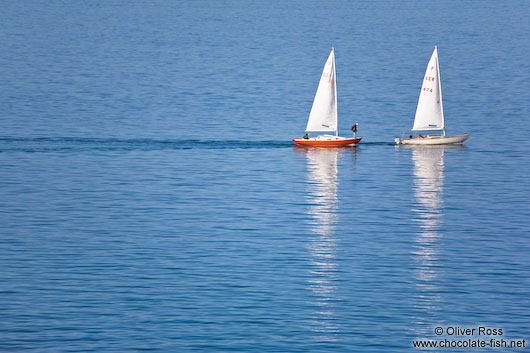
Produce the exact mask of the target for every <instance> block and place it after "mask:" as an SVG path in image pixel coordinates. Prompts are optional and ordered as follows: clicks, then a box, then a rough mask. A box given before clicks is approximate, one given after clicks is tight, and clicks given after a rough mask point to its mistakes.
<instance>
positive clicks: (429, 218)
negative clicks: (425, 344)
mask: <svg viewBox="0 0 530 353" xmlns="http://www.w3.org/2000/svg"><path fill="white" fill-rule="evenodd" d="M446 148H447V147H428V146H416V147H413V148H411V149H412V151H411V152H412V161H413V162H414V197H415V200H416V203H415V208H414V209H413V211H414V213H415V214H416V217H415V220H416V221H417V222H418V229H419V231H418V232H417V234H416V237H415V238H414V242H415V245H414V250H413V251H412V255H413V267H414V273H415V283H416V287H417V294H416V295H415V297H414V307H415V309H416V310H415V312H416V313H417V317H414V325H413V327H414V331H415V334H417V335H419V336H420V337H426V338H428V337H432V326H433V325H434V324H441V322H439V320H440V315H439V314H440V313H439V311H440V302H441V300H442V298H441V295H440V293H441V291H440V286H439V279H438V277H439V270H438V267H439V260H440V258H439V256H440V255H439V254H440V246H441V245H440V239H441V237H442V233H441V232H440V227H441V226H442V216H443V213H442V212H443V198H442V194H443V182H444V153H445V149H446Z"/></svg>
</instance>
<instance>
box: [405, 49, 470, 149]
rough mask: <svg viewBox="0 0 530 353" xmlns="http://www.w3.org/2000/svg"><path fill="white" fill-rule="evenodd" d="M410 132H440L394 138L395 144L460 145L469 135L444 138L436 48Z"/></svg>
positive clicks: (428, 67)
mask: <svg viewBox="0 0 530 353" xmlns="http://www.w3.org/2000/svg"><path fill="white" fill-rule="evenodd" d="M412 131H413V132H414V131H442V134H441V135H421V134H420V135H419V136H417V137H414V136H413V134H411V135H410V137H409V138H396V139H395V141H396V144H398V145H399V144H403V145H446V144H452V143H462V142H464V141H465V140H467V139H468V137H469V134H464V135H457V136H445V123H444V109H443V103H442V83H441V79H440V66H439V65H438V47H434V51H433V53H432V56H431V60H429V64H428V65H427V70H426V71H425V77H424V80H423V85H422V87H421V92H420V98H419V99H418V106H417V108H416V116H415V118H414V126H413V127H412Z"/></svg>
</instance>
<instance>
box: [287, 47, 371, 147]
mask: <svg viewBox="0 0 530 353" xmlns="http://www.w3.org/2000/svg"><path fill="white" fill-rule="evenodd" d="M352 129H353V131H354V136H353V137H341V136H339V132H338V114H337V75H336V71H335V49H333V48H331V53H330V54H329V57H328V60H327V61H326V64H325V65H324V70H323V71H322V77H321V78H320V83H319V84H318V89H317V93H316V94H315V99H314V101H313V106H312V107H311V112H310V113H309V119H308V121H307V127H306V129H305V131H306V135H305V136H304V137H303V138H294V139H293V141H294V143H295V144H296V145H303V146H322V147H344V146H352V145H356V144H358V143H359V142H360V141H361V139H362V138H361V137H356V136H355V132H356V130H357V125H354V127H353V128H352ZM309 132H335V135H331V134H324V135H319V136H317V137H309V135H308V133H309Z"/></svg>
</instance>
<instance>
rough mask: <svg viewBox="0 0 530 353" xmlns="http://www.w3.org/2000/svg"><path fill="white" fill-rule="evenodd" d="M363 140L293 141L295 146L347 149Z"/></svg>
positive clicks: (360, 138) (301, 139)
mask: <svg viewBox="0 0 530 353" xmlns="http://www.w3.org/2000/svg"><path fill="white" fill-rule="evenodd" d="M361 140H362V137H357V138H351V139H343V140H342V139H341V140H332V141H325V140H312V139H303V138H299V139H293V141H294V143H295V145H297V146H317V147H347V146H353V145H356V144H358V143H359V142H360V141H361Z"/></svg>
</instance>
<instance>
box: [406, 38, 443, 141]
mask: <svg viewBox="0 0 530 353" xmlns="http://www.w3.org/2000/svg"><path fill="white" fill-rule="evenodd" d="M412 130H414V131H418V130H444V113H443V105H442V85H441V82H440V67H439V66H438V49H437V47H434V52H433V53H432V56H431V60H429V64H428V65H427V70H426V71H425V77H424V78H423V86H422V87H421V92H420V98H419V100H418V107H417V108H416V117H415V119H414V126H413V128H412Z"/></svg>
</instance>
